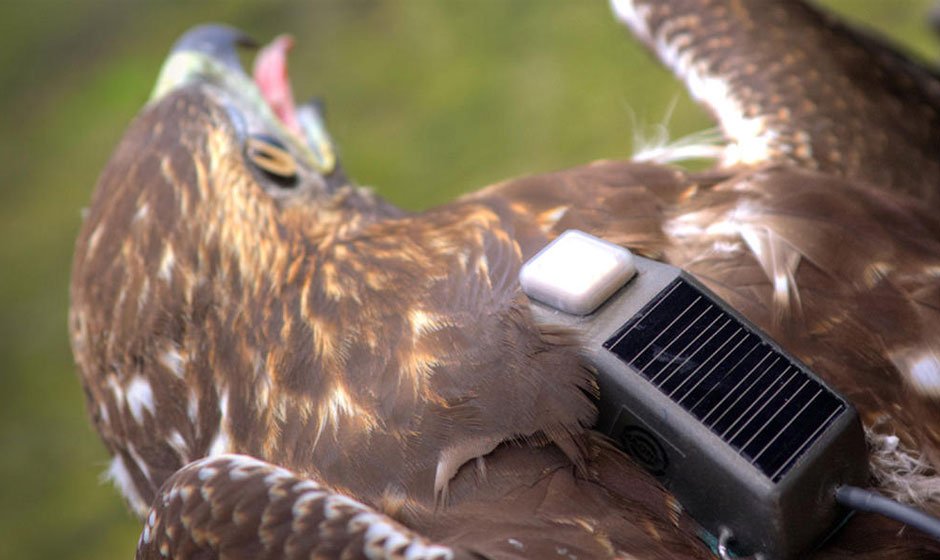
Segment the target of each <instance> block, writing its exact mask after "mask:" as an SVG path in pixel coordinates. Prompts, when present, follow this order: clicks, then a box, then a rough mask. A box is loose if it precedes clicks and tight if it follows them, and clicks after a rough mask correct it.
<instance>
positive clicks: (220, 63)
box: [150, 24, 338, 176]
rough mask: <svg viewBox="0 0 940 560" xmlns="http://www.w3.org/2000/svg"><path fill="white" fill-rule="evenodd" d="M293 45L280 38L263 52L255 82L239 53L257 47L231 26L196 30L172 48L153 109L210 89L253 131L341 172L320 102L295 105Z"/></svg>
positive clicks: (327, 170) (325, 170) (317, 166)
mask: <svg viewBox="0 0 940 560" xmlns="http://www.w3.org/2000/svg"><path fill="white" fill-rule="evenodd" d="M292 44H293V40H292V39H291V38H290V37H288V36H281V37H278V38H276V39H275V40H274V41H272V43H271V44H270V45H268V46H266V47H264V48H263V49H262V50H261V52H260V53H259V54H258V56H257V58H256V61H255V68H254V79H252V77H250V76H248V74H247V73H246V72H245V69H244V68H243V67H242V64H241V61H240V59H239V54H238V50H239V48H252V49H256V48H257V47H258V43H257V42H255V41H254V40H253V39H251V37H249V36H248V35H246V34H245V33H243V32H241V31H240V30H238V29H235V28H233V27H229V26H226V25H221V24H207V25H201V26H198V27H194V28H192V29H190V30H189V31H187V32H186V33H184V34H183V36H182V37H180V38H179V39H178V40H177V41H176V43H175V44H174V45H173V48H172V49H171V51H170V55H169V56H168V57H167V59H166V61H165V62H164V64H163V68H162V69H161V71H160V76H159V78H158V79H157V83H156V86H155V87H154V90H153V93H152V94H151V97H150V103H154V102H156V101H158V100H160V99H162V98H163V97H165V96H166V95H168V94H169V93H171V92H172V91H174V90H176V89H179V88H181V87H184V86H187V85H192V84H199V83H203V84H211V85H213V86H215V87H216V88H219V89H220V90H221V91H222V92H223V94H224V95H225V96H226V98H227V99H228V100H230V103H229V104H228V105H229V108H230V109H232V108H233V107H234V109H235V110H236V111H238V112H240V113H241V117H242V119H243V120H245V121H246V122H249V125H250V124H252V123H253V124H255V125H256V126H257V128H259V129H262V130H267V131H274V132H276V133H277V135H278V136H280V137H281V138H282V139H283V140H284V141H285V142H286V143H287V144H290V145H291V147H293V148H294V150H295V152H296V154H297V155H298V156H299V157H300V159H301V160H303V161H304V162H306V163H307V164H308V165H310V166H311V167H312V168H313V169H314V170H316V171H317V172H319V173H320V174H321V175H323V176H328V175H330V174H332V173H333V172H334V171H335V170H336V169H337V167H338V166H337V161H336V152H335V150H334V148H333V142H332V140H331V139H330V136H329V133H328V132H327V130H326V125H325V122H324V119H323V114H322V112H321V110H320V108H319V106H318V104H317V103H315V102H310V103H305V104H301V105H298V106H295V105H294V101H293V92H292V90H291V87H290V82H289V79H288V77H287V53H288V51H289V50H290V48H291V46H292Z"/></svg>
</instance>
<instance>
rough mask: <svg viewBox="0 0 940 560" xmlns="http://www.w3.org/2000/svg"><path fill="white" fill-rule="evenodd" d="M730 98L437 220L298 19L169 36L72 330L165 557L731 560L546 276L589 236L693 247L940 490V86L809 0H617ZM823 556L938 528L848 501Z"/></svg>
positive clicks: (148, 529)
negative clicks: (612, 151)
mask: <svg viewBox="0 0 940 560" xmlns="http://www.w3.org/2000/svg"><path fill="white" fill-rule="evenodd" d="M612 5H613V8H614V12H615V14H616V15H617V17H618V18H619V19H621V20H622V21H623V22H624V23H625V24H626V25H627V26H628V27H629V28H630V29H631V30H632V31H633V33H634V34H635V35H636V36H637V37H638V38H639V39H640V40H641V41H643V42H644V43H645V44H647V45H648V46H649V47H650V49H651V50H652V51H653V52H654V53H655V54H656V55H657V56H658V57H659V58H660V59H661V60H662V61H663V63H664V64H665V65H666V66H668V67H669V68H671V69H672V70H673V71H674V72H675V73H676V75H677V76H678V77H679V78H680V79H681V80H683V81H684V82H685V84H686V86H687V87H688V88H689V90H690V92H691V93H692V94H693V96H694V97H695V98H696V99H698V100H699V101H700V102H701V103H703V104H704V105H705V106H706V107H708V108H709V109H710V110H711V111H712V113H713V114H714V116H715V118H716V120H717V121H718V123H719V125H720V126H721V129H722V131H723V133H724V135H725V139H726V141H725V142H724V143H723V144H722V146H721V147H720V149H719V150H718V154H717V155H718V156H719V158H718V159H719V161H718V163H717V164H716V166H715V167H714V168H713V169H710V170H708V171H705V172H689V171H685V170H683V169H681V168H679V167H675V166H673V165H671V163H672V161H671V157H670V155H669V153H668V151H667V152H666V153H665V154H662V153H661V154H658V155H657V156H655V157H651V156H649V155H647V156H645V157H643V156H640V157H636V158H634V159H632V160H626V161H599V162H594V163H590V164H588V165H584V166H581V167H577V168H573V169H568V170H564V171H558V172H553V173H547V174H542V175H534V176H529V177H523V178H518V179H513V180H509V181H506V182H503V183H499V184H496V185H492V186H489V187H487V188H484V189H482V190H480V191H477V192H474V193H471V194H467V195H465V196H463V197H461V198H459V199H458V200H456V201H454V202H452V203H450V204H446V205H444V206H441V207H437V208H433V209H430V210H428V211H425V212H421V213H409V212H405V211H403V210H401V209H398V208H396V207H394V206H392V205H391V204H389V203H387V202H385V201H383V200H382V199H381V198H379V197H378V196H376V195H375V194H374V193H372V192H371V191H370V190H368V189H366V188H363V187H359V186H357V185H355V184H354V183H353V182H352V181H351V180H350V179H348V177H347V175H346V173H345V171H344V170H343V168H342V167H341V165H340V163H339V161H338V159H337V156H336V151H335V149H334V147H333V144H332V141H331V140H330V137H329V135H328V133H327V132H326V129H325V125H324V122H323V119H322V115H321V113H320V112H319V110H318V108H317V107H316V106H315V105H307V104H301V105H297V104H295V103H294V101H293V96H292V92H291V90H290V87H289V84H288V81H287V75H286V53H287V50H288V49H289V39H287V38H279V39H277V40H275V41H274V42H273V43H271V44H270V45H269V46H267V47H265V48H264V49H262V50H261V51H260V53H259V54H258V56H257V58H256V61H255V68H254V72H253V74H254V76H253V77H250V76H249V75H248V74H247V73H246V72H245V71H244V70H243V69H242V68H241V65H240V63H239V60H238V56H237V53H236V47H237V46H239V45H244V46H247V45H249V44H250V41H249V40H248V39H247V38H246V37H245V36H244V35H242V34H241V33H240V32H237V31H235V30H233V29H231V28H227V27H224V26H218V25H210V26H203V27H199V28H195V29H193V30H191V31H190V32H188V33H187V34H185V35H184V36H183V37H182V38H181V39H180V40H179V41H178V42H177V44H176V45H175V46H174V48H173V50H172V52H171V54H170V56H169V58H168V59H167V61H166V63H165V65H164V68H163V71H162V72H161V75H160V77H159V79H158V81H157V86H156V88H155V90H154V93H153V97H152V99H151V100H150V102H149V103H148V104H147V106H146V107H145V108H144V109H143V111H142V112H141V114H140V115H139V116H138V117H137V119H136V120H135V121H134V122H133V123H132V124H131V125H130V127H129V129H128V131H127V132H126V134H125V136H124V138H123V139H122V140H121V142H120V144H119V145H118V147H117V148H116V150H115V151H114V153H113V155H112V157H111V159H110V161H109V163H108V164H107V167H106V168H105V170H104V172H103V174H102V175H101V178H100V180H99V183H98V186H97V188H96V190H95V193H94V195H93V198H92V201H91V204H90V207H89V209H88V212H87V216H86V218H85V221H84V224H83V227H82V230H81V233H80V236H79V239H78V242H77V245H76V250H75V257H74V262H73V271H72V285H71V310H70V314H69V324H70V331H71V340H72V348H73V352H74V355H75V359H76V362H77V364H78V368H79V372H80V374H81V378H82V381H83V385H84V389H85V393H86V398H87V405H88V411H89V414H90V416H91V419H92V421H93V423H94V426H95V428H96V429H97V430H98V432H99V434H100V435H101V438H102V440H103V441H104V444H105V446H106V447H107V449H108V451H109V452H110V454H111V455H112V461H111V465H110V467H109V470H108V473H109V476H110V478H111V479H113V480H114V482H115V483H116V484H117V486H118V488H119V490H120V491H121V492H122V494H123V495H124V496H125V497H126V499H127V500H128V503H129V504H130V507H131V508H132V509H133V511H134V512H135V513H136V514H137V515H138V516H140V518H141V519H142V520H143V523H144V525H143V531H142V534H141V538H140V542H139V548H138V558H161V557H172V558H180V559H184V558H215V557H220V558H272V559H274V558H308V557H344V558H357V557H367V558H437V559H444V558H481V557H482V558H521V557H527V558H594V557H604V558H690V559H691V558H709V557H712V551H711V550H710V548H709V546H708V544H707V543H706V542H705V540H703V534H702V531H701V529H700V528H699V527H698V525H697V524H696V523H695V522H694V521H693V520H692V519H691V518H690V517H689V516H688V515H687V514H686V513H685V512H684V510H683V508H682V506H681V505H680V504H679V503H678V502H677V501H676V500H675V499H674V498H673V497H672V496H671V495H670V494H669V493H668V492H667V491H665V490H664V489H663V488H662V487H661V486H660V485H659V484H658V483H657V482H656V480H655V479H653V478H652V477H651V476H650V475H648V474H646V473H645V472H644V471H643V470H642V469H641V468H639V467H638V466H637V465H636V464H635V463H633V462H632V461H631V460H630V459H629V458H628V457H626V456H625V455H624V454H623V453H622V452H621V451H620V450H618V449H617V448H616V446H615V445H613V444H612V443H611V442H610V441H608V440H606V439H604V438H603V437H601V436H600V435H598V434H596V433H595V432H593V431H592V430H591V426H592V423H593V421H594V419H595V414H596V411H595V406H594V403H593V399H594V397H595V396H596V392H597V386H596V383H595V380H594V374H593V372H592V371H590V370H589V369H587V368H585V367H584V365H583V364H582V363H581V361H580V360H579V357H578V353H577V351H576V348H575V346H576V341H575V340H574V337H573V336H572V334H571V333H570V332H568V331H566V330H564V329H551V328H545V327H539V326H538V325H537V324H536V322H535V321H534V320H533V318H532V316H531V315H530V313H529V308H528V300H527V298H526V296H525V295H524V294H523V292H522V291H521V289H520V287H519V283H518V280H517V278H518V273H519V269H520V266H521V265H522V263H523V262H525V260H526V259H528V258H529V257H531V256H532V255H534V254H535V253H536V252H537V251H538V250H539V249H540V248H541V247H543V246H544V245H545V244H546V243H548V242H549V241H550V240H552V239H553V238H555V237H556V236H557V235H559V234H560V233H562V232H563V231H565V230H567V229H572V228H576V229H580V230H583V231H586V232H589V233H592V234H594V235H597V236H600V237H603V238H605V239H607V240H610V241H612V242H614V243H617V244H620V245H622V246H624V247H628V248H630V249H631V250H633V251H634V252H636V253H638V254H641V255H644V256H648V257H652V258H656V259H660V260H663V261H666V262H670V263H673V264H676V265H678V266H681V267H682V268H684V269H685V270H687V271H688V272H690V273H691V274H693V275H695V276H696V277H697V278H698V279H699V280H700V281H701V282H703V283H704V284H705V285H707V286H708V287H709V288H710V289H711V290H713V291H714V292H715V293H717V294H718V295H720V296H721V297H722V298H724V299H725V300H726V301H727V302H729V303H730V304H731V305H732V306H734V307H735V308H736V309H737V310H738V311H740V312H741V313H743V314H744V315H745V316H746V317H747V318H748V319H750V320H751V321H752V322H754V323H755V324H757V325H759V326H760V327H761V328H763V329H765V330H766V331H767V332H769V333H771V334H772V335H773V336H774V337H775V338H776V339H777V340H778V341H779V343H780V344H781V345H782V346H784V347H786V348H787V349H788V350H789V351H790V352H792V353H793V354H795V355H797V356H798V357H799V358H800V359H801V360H803V361H804V362H806V363H807V364H809V365H811V366H812V367H813V369H814V370H815V371H816V372H817V373H818V374H819V375H820V376H821V377H822V378H823V379H825V380H826V382H828V383H829V384H830V385H832V386H833V387H835V388H837V389H838V390H839V391H841V392H842V393H843V394H844V395H845V396H846V397H847V398H848V399H849V400H850V401H851V402H852V403H853V404H854V405H855V406H856V407H857V409H858V410H859V412H860V415H861V417H862V420H863V423H864V425H865V428H866V431H867V434H868V439H869V444H870V447H871V450H870V468H871V472H872V476H873V483H874V484H875V485H876V486H877V488H878V489H879V490H880V491H881V492H883V493H885V494H888V495H890V496H892V497H894V498H896V499H899V500H901V501H906V502H910V503H915V504H917V505H919V506H920V507H922V508H924V509H926V510H929V511H932V512H933V513H935V514H936V513H940V479H938V478H937V474H936V468H937V466H938V465H940V406H938V404H940V401H938V399H940V335H938V333H940V220H938V218H937V206H938V204H940V199H938V196H940V195H938V188H940V157H938V148H940V79H938V76H937V75H936V73H935V72H934V71H933V70H931V69H928V68H926V67H924V66H922V65H920V64H919V63H917V62H915V61H913V60H911V59H909V58H907V57H906V56H904V55H903V54H900V53H899V52H898V51H897V50H896V49H894V48H893V47H892V46H890V45H889V44H887V43H886V42H884V41H883V40H881V39H879V38H877V37H874V36H872V35H870V34H868V33H865V32H861V31H858V30H855V29H853V28H852V27H849V26H847V25H845V24H843V23H841V22H839V21H837V20H835V19H833V18H832V17H830V16H829V15H827V14H825V13H823V12H821V11H819V10H818V9H816V8H814V7H812V6H810V5H808V4H806V3H804V2H801V1H796V0H773V1H771V0H658V1H652V0H632V1H631V0H615V1H614V2H613V3H612ZM815 553H816V554H817V555H818V556H819V557H821V558H839V557H848V556H850V555H851V556H859V555H862V556H864V557H866V558H905V557H910V558H921V557H927V556H930V555H936V554H940V544H938V543H936V542H934V541H932V540H931V539H929V538H928V537H926V536H924V535H921V534H920V533H918V532H916V531H913V530H910V529H908V530H906V531H905V530H903V527H902V526H901V525H899V524H898V523H897V522H894V521H890V520H887V519H883V518H880V517H877V516H873V515H866V514H859V515H856V516H855V517H853V518H852V519H851V520H850V521H849V522H848V523H847V524H846V525H845V526H844V527H843V528H842V529H841V530H840V531H839V532H838V533H837V534H836V535H834V536H833V537H832V538H831V539H830V540H829V541H828V542H827V543H826V544H824V545H823V547H822V548H820V549H819V550H818V551H816V552H815Z"/></svg>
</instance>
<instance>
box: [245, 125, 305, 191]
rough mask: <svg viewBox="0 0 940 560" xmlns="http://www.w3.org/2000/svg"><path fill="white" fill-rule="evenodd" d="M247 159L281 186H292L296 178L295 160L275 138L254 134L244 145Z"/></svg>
mask: <svg viewBox="0 0 940 560" xmlns="http://www.w3.org/2000/svg"><path fill="white" fill-rule="evenodd" d="M245 152H246V154H247V156H248V160H249V161H251V163H252V164H254V165H255V166H256V167H257V168H258V169H260V170H261V171H263V172H264V173H265V175H267V176H268V177H270V178H272V179H274V180H275V181H277V183H278V184H279V185H281V186H283V187H293V186H294V184H295V182H296V180H297V162H296V161H295V160H294V157H293V156H292V155H291V154H290V152H288V151H287V148H286V147H285V146H284V144H282V143H281V142H280V141H279V140H277V139H276V138H273V137H271V136H267V135H264V134H254V135H252V136H251V137H250V138H248V142H247V144H246V146H245Z"/></svg>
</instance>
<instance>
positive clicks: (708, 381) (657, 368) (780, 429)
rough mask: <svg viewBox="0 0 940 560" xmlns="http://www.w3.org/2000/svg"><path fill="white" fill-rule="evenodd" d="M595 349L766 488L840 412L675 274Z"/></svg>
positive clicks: (817, 387)
mask: <svg viewBox="0 0 940 560" xmlns="http://www.w3.org/2000/svg"><path fill="white" fill-rule="evenodd" d="M604 347H605V348H607V349H608V350H610V351H611V352H613V353H614V354H616V355H617V356H618V357H619V358H620V359H621V360H622V361H623V362H625V363H626V364H627V365H629V366H630V367H631V369H632V371H635V372H636V373H638V374H640V375H642V376H643V377H645V378H646V379H647V380H648V381H649V382H650V383H652V384H653V385H654V386H656V387H657V388H658V389H659V390H660V391H662V392H663V393H664V394H665V395H666V396H667V397H669V398H670V399H671V400H672V401H674V402H676V403H677V404H679V405H680V406H681V407H682V408H683V409H685V410H686V411H688V412H689V413H691V414H692V415H693V416H694V417H695V418H696V419H698V420H699V421H700V422H702V423H703V424H705V425H706V426H708V427H709V429H711V430H712V432H714V433H715V434H717V435H718V436H719V437H720V438H721V439H722V440H724V441H725V442H727V443H728V445H730V446H731V447H732V448H734V449H735V450H736V451H737V452H738V453H739V454H740V455H741V456H742V457H744V458H745V459H747V460H748V461H749V462H750V463H751V464H752V465H754V466H755V467H757V468H758V469H759V470H760V471H761V472H762V473H764V474H765V475H766V476H767V477H768V478H770V479H771V480H772V481H774V482H777V481H779V480H780V479H781V478H782V477H783V476H784V475H785V474H786V473H787V471H788V470H789V468H790V467H791V466H792V465H793V464H794V463H795V462H796V461H797V460H798V459H799V457H800V455H801V454H802V453H803V451H805V450H806V449H807V448H809V447H810V446H811V445H812V443H813V442H814V441H815V440H816V439H817V438H818V437H819V436H820V434H822V433H823V432H824V431H825V429H826V427H827V426H829V424H830V423H831V422H832V421H833V420H834V419H835V418H836V417H837V416H838V415H839V413H841V412H842V411H843V410H844V409H845V405H844V404H843V403H842V402H841V401H840V400H839V399H837V398H836V397H835V396H834V395H833V394H832V393H831V392H830V391H829V390H828V389H827V388H825V387H824V386H823V385H822V384H820V383H819V382H818V381H816V380H815V379H814V378H812V377H811V376H810V375H808V374H807V372H806V371H805V370H804V369H803V367H802V366H800V365H799V364H797V363H794V362H792V361H790V359H788V358H787V357H786V356H785V355H784V354H783V353H781V352H780V351H778V350H777V349H776V348H775V347H774V346H773V345H771V344H769V343H767V342H766V341H764V340H763V339H762V338H761V337H760V336H759V335H758V334H756V333H755V332H753V330H752V329H751V328H750V327H748V326H747V325H744V324H742V323H741V322H740V321H738V320H737V318H735V317H734V316H732V315H731V314H729V313H728V312H726V311H725V310H724V309H722V308H721V307H719V306H718V305H716V304H715V303H713V302H712V301H711V299H710V298H709V297H707V296H706V295H705V294H703V293H702V292H701V291H700V290H699V289H698V288H697V287H695V286H693V285H692V284H690V283H689V282H687V281H686V280H684V279H683V278H681V277H680V278H676V279H675V280H674V281H673V282H672V283H671V284H669V285H668V286H667V287H666V288H665V289H663V290H662V291H661V292H660V293H659V294H658V295H657V296H656V297H655V298H654V299H653V300H651V301H650V302H649V303H648V304H647V305H646V306H645V307H644V308H643V309H642V310H640V312H639V313H637V314H636V315H635V316H633V317H632V318H631V319H630V320H629V321H627V322H626V323H625V324H624V325H623V326H622V327H621V328H620V329H618V330H617V332H616V333H615V334H614V335H613V336H612V337H610V338H609V339H608V340H607V341H606V342H605V343H604Z"/></svg>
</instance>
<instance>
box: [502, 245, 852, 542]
mask: <svg viewBox="0 0 940 560" xmlns="http://www.w3.org/2000/svg"><path fill="white" fill-rule="evenodd" d="M623 251H624V249H623V248H622V247H617V246H615V245H612V244H610V243H607V242H603V240H597V239H595V238H591V237H590V236H589V235H587V234H585V233H583V232H573V231H569V232H565V233H564V234H562V235H561V236H559V237H558V238H557V239H556V240H554V241H553V242H552V243H550V244H549V245H548V246H546V247H545V248H544V249H543V250H542V251H540V252H539V253H538V254H537V255H536V256H534V257H533V258H532V259H530V260H529V262H527V263H526V265H525V266H524V267H523V272H522V273H520V283H521V284H522V288H523V290H524V291H525V292H526V294H527V295H528V296H529V297H530V298H531V302H530V310H531V311H532V316H533V318H534V319H535V320H536V321H537V322H538V323H540V324H543V325H546V326H552V327H553V328H556V327H563V328H564V329H567V330H569V331H571V332H574V333H577V334H578V337H577V338H578V341H579V352H580V354H581V358H582V360H583V361H584V363H585V365H586V366H588V367H589V368H590V369H591V370H592V371H595V372H597V384H598V388H599V393H600V398H599V400H598V403H597V405H598V419H597V423H596V425H595V428H596V429H597V430H599V431H600V432H602V433H604V434H606V435H607V436H609V437H610V438H611V439H612V440H613V441H615V442H617V443H618V444H619V445H620V447H621V448H622V449H623V450H624V451H625V452H626V453H628V454H630V455H631V456H632V457H633V459H634V460H635V461H636V463H637V464H638V465H639V466H642V467H644V468H646V469H647V470H648V471H649V472H650V473H652V474H653V475H654V476H656V477H657V478H658V479H659V480H660V481H661V482H662V483H663V485H664V486H665V487H666V488H667V489H668V490H669V491H671V492H673V494H674V495H675V496H676V498H678V499H679V501H680V502H681V503H682V505H683V507H684V508H685V509H686V510H687V511H688V512H689V513H690V514H691V515H692V516H694V517H695V519H696V520H697V521H698V522H699V523H700V524H701V525H702V526H703V527H704V528H706V529H707V530H708V531H711V532H712V534H714V535H716V536H717V535H721V534H725V535H727V534H729V532H730V534H733V536H734V543H735V544H734V548H735V552H736V553H739V554H751V553H758V552H759V553H761V554H762V555H764V557H766V558H768V559H770V558H774V559H777V558H780V559H783V558H802V557H805V554H806V553H807V551H809V550H810V549H812V548H813V547H814V546H816V545H817V544H818V543H819V541H820V539H823V538H825V536H826V535H827V534H829V533H830V531H831V530H832V528H833V527H835V526H837V525H838V524H839V522H840V521H841V520H842V519H844V517H845V515H846V511H845V510H844V509H842V508H841V507H840V506H839V505H838V504H837V503H836V501H835V491H836V488H838V487H840V486H841V485H844V484H848V485H859V484H864V483H865V481H866V480H867V479H868V472H867V457H866V449H865V439H864V433H863V431H862V427H861V423H860V422H859V419H858V415H857V413H856V412H855V410H854V409H853V408H852V406H851V405H850V404H849V403H848V402H846V401H845V399H843V398H842V397H841V396H839V395H838V394H837V393H835V392H834V391H832V389H830V388H829V387H827V386H826V384H825V383H824V382H823V381H822V380H820V379H819V378H818V377H817V376H815V375H814V374H813V373H812V372H811V371H809V370H808V369H807V367H806V366H805V365H803V364H802V363H801V362H800V361H799V360H798V359H796V358H795V357H793V356H791V355H790V354H789V353H788V352H787V351H786V350H785V349H783V348H781V347H780V346H779V345H777V343H776V342H774V341H773V340H772V338H771V337H770V336H769V335H768V334H767V333H764V332H762V331H761V330H760V329H758V328H757V327H756V326H754V325H752V324H751V323H749V322H748V321H747V319H745V318H744V317H742V316H741V315H740V314H738V313H737V312H736V311H735V310H734V309H732V308H731V307H730V306H729V305H728V304H727V303H725V302H723V301H722V300H721V298H719V297H718V296H717V295H716V294H714V293H712V292H710V291H709V290H708V289H707V288H706V287H705V286H703V285H702V284H700V283H699V282H698V281H697V280H696V279H695V278H694V277H692V276H690V275H689V274H688V273H687V272H686V271H683V270H681V269H678V268H676V267H674V266H671V265H668V264H665V263H660V262H656V261H652V260H649V259H645V258H642V257H639V256H636V255H633V256H632V257H629V255H627V256H624V255H622V252H623ZM598 252H600V253H604V254H601V255H598V254H597V253H598ZM608 253H609V254H608ZM610 279H614V280H615V282H614V281H610V282H608V280H610Z"/></svg>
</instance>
